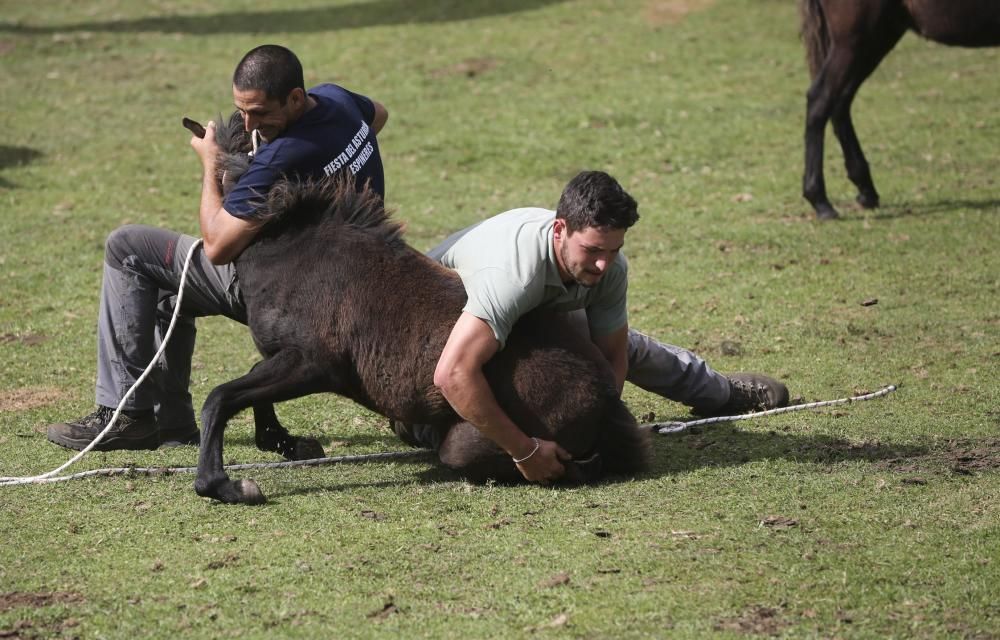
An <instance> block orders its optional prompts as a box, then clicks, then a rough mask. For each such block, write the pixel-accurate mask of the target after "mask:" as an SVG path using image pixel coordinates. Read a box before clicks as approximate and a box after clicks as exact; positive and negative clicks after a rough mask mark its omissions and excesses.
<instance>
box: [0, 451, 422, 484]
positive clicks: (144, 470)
mask: <svg viewBox="0 0 1000 640" xmlns="http://www.w3.org/2000/svg"><path fill="white" fill-rule="evenodd" d="M432 453H434V452H433V451H431V450H429V449H417V450H414V451H386V452H384V453H367V454H359V455H347V456H335V457H328V458H310V459H308V460H286V461H284V462H253V463H246V464H227V465H225V466H224V467H223V468H224V469H226V470H227V471H242V470H246V469H287V468H291V467H318V466H321V465H328V464H343V463H349V462H373V461H376V460H391V459H398V458H422V457H425V456H428V455H430V454H432ZM196 471H198V467H111V468H108V469H92V470H90V471H81V472H79V473H73V474H69V475H65V476H54V477H45V478H42V477H40V476H36V479H35V480H34V481H33V482H31V483H30V484H48V483H52V482H66V481H67V480H81V479H83V478H91V477H95V476H106V477H111V476H124V475H134V476H159V475H164V476H168V475H174V474H180V473H195V472H196ZM4 479H6V478H4ZM11 484H14V483H11ZM18 484H29V483H26V482H25V483H18Z"/></svg>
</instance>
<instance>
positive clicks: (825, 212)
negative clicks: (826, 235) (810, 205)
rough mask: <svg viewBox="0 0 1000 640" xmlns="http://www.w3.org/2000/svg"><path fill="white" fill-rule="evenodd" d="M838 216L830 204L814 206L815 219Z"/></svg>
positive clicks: (833, 218)
mask: <svg viewBox="0 0 1000 640" xmlns="http://www.w3.org/2000/svg"><path fill="white" fill-rule="evenodd" d="M839 217H840V214H838V213H837V210H836V209H834V208H833V207H832V206H831V205H828V204H821V205H817V207H816V219H817V220H836V219H837V218H839Z"/></svg>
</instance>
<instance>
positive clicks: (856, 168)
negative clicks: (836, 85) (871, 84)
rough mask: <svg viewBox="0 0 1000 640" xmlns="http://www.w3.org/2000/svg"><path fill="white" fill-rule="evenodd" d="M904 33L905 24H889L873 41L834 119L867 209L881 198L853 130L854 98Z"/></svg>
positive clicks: (850, 171)
mask: <svg viewBox="0 0 1000 640" xmlns="http://www.w3.org/2000/svg"><path fill="white" fill-rule="evenodd" d="M905 32H906V28H905V27H903V26H902V25H898V26H896V25H892V24H887V25H886V26H884V27H883V28H882V29H881V30H880V33H879V34H878V35H879V37H878V38H870V40H871V43H870V46H869V47H868V54H867V55H866V56H864V57H859V58H858V59H857V61H856V64H855V65H854V66H853V68H852V69H851V74H850V81H849V82H850V84H849V86H847V87H845V88H844V91H843V94H842V97H841V98H840V100H838V101H837V104H836V105H835V107H834V110H833V114H832V116H831V119H832V121H833V132H834V134H836V136H837V140H839V141H840V148H841V149H842V150H843V152H844V167H845V168H846V169H847V177H848V178H850V179H851V182H853V183H854V185H855V186H856V187H857V188H858V195H857V201H858V204H860V205H861V206H862V207H864V208H866V209H873V208H875V207H877V206H878V205H879V197H878V191H876V190H875V183H874V182H873V181H872V174H871V169H870V168H869V166H868V160H866V159H865V154H864V151H862V150H861V143H860V142H859V141H858V136H857V133H856V132H855V131H854V123H853V122H852V121H851V103H853V102H854V96H855V95H856V94H857V92H858V89H859V88H860V87H861V83H862V82H864V81H865V80H866V79H867V78H868V76H870V75H871V74H872V72H873V71H875V68H876V67H878V65H879V63H880V62H882V60H883V59H884V58H885V56H886V55H888V53H889V52H890V51H892V48H893V47H894V46H896V43H897V42H899V40H900V38H902V37H903V34H904V33H905Z"/></svg>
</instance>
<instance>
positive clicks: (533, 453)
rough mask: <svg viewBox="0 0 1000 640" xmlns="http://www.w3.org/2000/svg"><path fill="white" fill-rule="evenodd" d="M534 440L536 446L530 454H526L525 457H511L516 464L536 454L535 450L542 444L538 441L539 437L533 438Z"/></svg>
mask: <svg viewBox="0 0 1000 640" xmlns="http://www.w3.org/2000/svg"><path fill="white" fill-rule="evenodd" d="M532 440H534V441H535V448H534V449H532V450H531V453H529V454H528V455H526V456H524V457H523V458H515V457H514V456H511V457H510V459H511V460H513V461H514V464H521V463H522V462H524V461H525V460H527V459H528V458H530V457H531V456H533V455H535V452H536V451H538V447H539V446H540V445H539V442H538V438H532Z"/></svg>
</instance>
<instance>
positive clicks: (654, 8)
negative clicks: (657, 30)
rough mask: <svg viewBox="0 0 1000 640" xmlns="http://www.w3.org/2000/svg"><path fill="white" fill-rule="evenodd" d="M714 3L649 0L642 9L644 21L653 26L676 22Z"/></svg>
mask: <svg viewBox="0 0 1000 640" xmlns="http://www.w3.org/2000/svg"><path fill="white" fill-rule="evenodd" d="M713 4H715V0H650V2H647V3H646V7H645V9H643V12H642V13H643V16H644V17H645V18H646V22H648V23H649V24H651V25H653V26H654V27H662V26H663V25H670V24H677V23H678V22H680V21H681V20H683V19H684V18H686V17H687V16H688V14H691V13H695V12H697V11H704V10H705V9H707V8H709V7H711V6H712V5H713Z"/></svg>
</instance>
